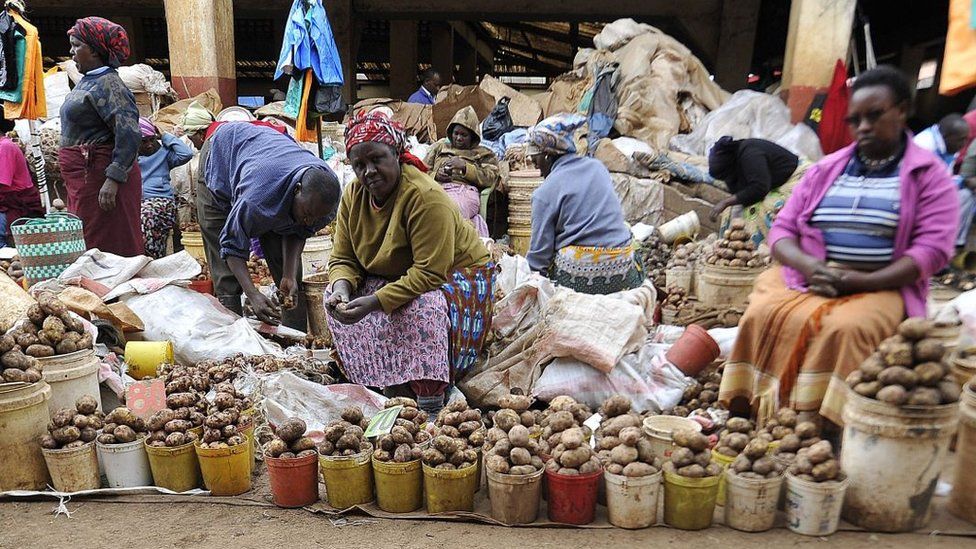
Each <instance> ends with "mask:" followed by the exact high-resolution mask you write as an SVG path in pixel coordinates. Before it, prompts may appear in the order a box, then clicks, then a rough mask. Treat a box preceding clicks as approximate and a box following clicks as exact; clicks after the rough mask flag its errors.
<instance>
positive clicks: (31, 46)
mask: <svg viewBox="0 0 976 549" xmlns="http://www.w3.org/2000/svg"><path fill="white" fill-rule="evenodd" d="M7 11H8V12H9V13H10V16H11V17H12V18H13V19H14V21H16V22H17V24H18V25H20V26H21V27H22V28H23V29H24V32H25V33H26V36H25V39H26V40H27V55H26V58H25V60H24V74H23V75H22V76H21V89H22V90H23V96H22V98H21V101H20V103H11V102H9V101H4V103H3V117H4V118H6V119H7V120H17V119H19V118H24V119H27V120H37V119H38V118H47V98H46V97H45V96H44V67H43V65H44V57H43V56H42V55H41V39H40V37H39V36H38V33H37V27H35V26H34V25H31V24H30V23H28V22H27V20H26V19H24V18H23V16H21V15H20V13H19V12H18V11H17V10H15V9H10V10H7Z"/></svg>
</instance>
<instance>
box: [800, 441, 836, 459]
mask: <svg viewBox="0 0 976 549" xmlns="http://www.w3.org/2000/svg"><path fill="white" fill-rule="evenodd" d="M833 452H834V449H833V446H831V444H830V442H829V441H826V440H822V441H820V442H818V443H816V444H814V445H813V446H811V447H810V448H809V449H808V450H807V452H806V456H807V458H808V459H809V460H810V463H812V464H814V465H817V464H820V463H823V462H825V461H827V460H828V459H830V458H831V457H833Z"/></svg>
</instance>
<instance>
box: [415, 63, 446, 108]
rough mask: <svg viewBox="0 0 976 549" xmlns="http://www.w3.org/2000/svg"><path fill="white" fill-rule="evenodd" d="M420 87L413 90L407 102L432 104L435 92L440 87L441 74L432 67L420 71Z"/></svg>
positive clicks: (435, 95)
mask: <svg viewBox="0 0 976 549" xmlns="http://www.w3.org/2000/svg"><path fill="white" fill-rule="evenodd" d="M418 79H419V80H420V88H419V89H417V91H415V92H413V94H412V95H411V96H410V98H409V99H407V103H418V104H420V105H433V104H434V98H435V97H437V92H438V91H440V89H441V75H440V73H438V72H437V71H435V70H434V69H427V70H425V71H424V72H422V73H420V76H419V77H418Z"/></svg>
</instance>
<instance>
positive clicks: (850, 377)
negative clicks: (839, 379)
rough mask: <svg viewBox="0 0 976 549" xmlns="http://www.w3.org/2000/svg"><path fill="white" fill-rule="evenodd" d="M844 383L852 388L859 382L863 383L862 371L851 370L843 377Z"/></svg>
mask: <svg viewBox="0 0 976 549" xmlns="http://www.w3.org/2000/svg"><path fill="white" fill-rule="evenodd" d="M844 383H846V384H847V386H848V387H850V388H852V389H853V388H854V387H857V386H858V385H860V384H861V383H864V372H862V371H861V370H859V369H858V370H851V373H849V374H847V377H846V378H844Z"/></svg>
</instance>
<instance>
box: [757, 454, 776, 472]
mask: <svg viewBox="0 0 976 549" xmlns="http://www.w3.org/2000/svg"><path fill="white" fill-rule="evenodd" d="M775 468H776V462H775V461H773V459H772V458H771V457H768V456H763V457H761V458H759V459H757V460H756V461H754V462H752V470H753V472H755V473H758V474H760V475H768V474H769V473H770V472H771V471H774V470H775Z"/></svg>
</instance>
